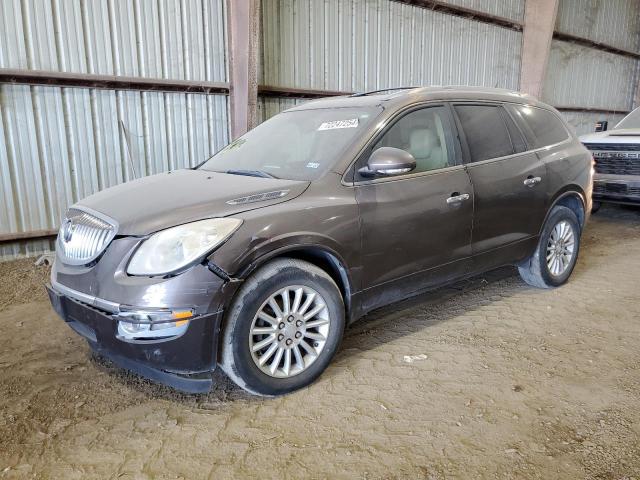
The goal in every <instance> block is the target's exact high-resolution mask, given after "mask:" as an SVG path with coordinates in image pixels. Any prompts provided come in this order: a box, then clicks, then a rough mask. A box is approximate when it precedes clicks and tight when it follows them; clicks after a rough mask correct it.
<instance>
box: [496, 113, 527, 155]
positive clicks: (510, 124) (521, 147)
mask: <svg viewBox="0 0 640 480" xmlns="http://www.w3.org/2000/svg"><path fill="white" fill-rule="evenodd" d="M501 113H502V115H503V117H504V120H505V122H506V123H507V131H508V132H509V137H510V138H511V143H512V144H513V149H514V150H515V152H516V153H520V152H524V151H526V150H527V144H526V143H525V141H524V138H523V136H522V133H521V132H520V130H519V129H518V127H517V126H516V124H515V122H514V121H513V118H511V116H510V115H509V114H508V113H507V111H506V110H504V109H502V110H501Z"/></svg>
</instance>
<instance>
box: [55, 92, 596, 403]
mask: <svg viewBox="0 0 640 480" xmlns="http://www.w3.org/2000/svg"><path fill="white" fill-rule="evenodd" d="M591 188H592V171H591V156H590V154H589V153H588V152H587V150H586V149H585V148H584V147H583V146H582V144H581V143H580V142H579V141H578V139H577V138H576V136H575V134H574V133H572V131H571V130H570V129H569V128H568V127H567V125H566V123H565V122H564V121H563V120H562V119H561V118H560V116H559V115H558V113H557V112H556V111H555V110H554V109H553V108H551V107H549V106H547V105H545V104H542V103H540V102H538V101H536V100H534V99H533V98H531V97H528V96H526V95H522V94H519V93H517V92H508V91H504V90H494V89H480V88H464V87H463V88H415V89H397V90H395V91H385V92H373V93H367V94H356V95H351V96H348V97H338V98H330V99H325V100H319V101H315V102H309V103H306V104H304V105H302V106H299V107H296V108H293V109H291V110H289V111H287V112H284V113H282V114H280V115H277V116H275V117H273V118H272V119H270V120H269V121H267V122H265V123H263V124H261V125H260V126H258V127H257V128H255V129H254V130H252V131H251V132H249V133H247V134H246V135H244V136H243V137H241V138H239V139H237V140H235V141H234V142H232V143H231V144H230V145H228V146H227V147H226V148H224V149H223V150H221V151H220V152H218V153H217V154H215V155H214V156H213V157H211V158H210V159H209V160H207V161H206V162H205V163H203V164H201V165H199V166H198V167H196V168H194V169H190V170H180V171H174V172H168V173H164V174H160V175H155V176H152V177H147V178H144V179H141V180H136V181H133V182H129V183H127V184H123V185H120V186H117V187H114V188H111V189H108V190H105V191H103V192H100V193H98V194H96V195H93V196H91V197H89V198H86V199H84V200H83V201H81V202H80V203H78V204H77V205H74V206H73V207H71V208H70V209H69V211H68V213H67V216H66V218H65V220H64V222H63V224H62V227H61V228H60V234H59V236H58V243H57V245H58V248H57V257H56V262H55V265H54V268H53V271H52V274H51V287H50V289H49V295H50V298H51V302H52V304H53V306H54V308H55V309H56V311H57V312H58V313H59V314H60V315H61V316H62V317H63V318H64V319H65V320H66V322H67V323H68V324H69V325H70V326H71V328H73V329H74V330H75V331H76V332H78V333H79V334H80V335H82V336H84V337H85V338H86V339H87V340H88V342H89V345H90V346H91V348H92V349H94V350H95V351H97V352H98V353H100V354H102V355H104V356H106V357H108V358H110V359H112V360H113V361H114V362H115V363H117V364H119V365H121V366H123V367H125V368H129V369H131V370H134V371H136V372H138V373H139V374H142V375H144V376H147V377H149V378H152V379H154V380H157V381H160V382H163V383H167V384H170V385H172V386H174V387H175V388H178V389H181V390H185V391H191V392H199V391H206V390H208V389H209V388H210V386H211V382H212V377H211V372H212V371H213V370H214V369H215V368H216V365H217V364H218V363H219V364H220V365H221V367H222V369H223V370H224V371H225V372H226V373H227V374H228V375H229V377H231V378H232V379H233V380H234V381H235V382H236V383H237V384H238V385H240V386H241V387H242V388H245V389H246V390H248V391H250V392H253V393H256V394H262V395H278V394H283V393H286V392H290V391H292V390H295V389H298V388H301V387H304V386H306V385H308V384H310V383H311V382H313V381H314V380H315V379H316V378H317V377H318V376H319V375H320V374H321V373H322V371H323V370H324V369H325V368H326V367H327V365H328V364H329V362H330V360H331V358H332V357H333V355H334V354H335V352H336V349H337V348H338V345H339V343H340V339H341V338H342V334H343V330H344V328H345V325H346V324H349V323H351V322H353V321H354V320H356V319H357V318H359V317H362V316H363V315H364V314H366V313H367V312H369V311H371V310H373V309H375V308H378V307H381V306H383V305H387V304H390V303H392V302H395V301H397V300H400V299H403V298H406V297H408V296H410V295H415V294H417V293H419V292H423V291H425V290H427V289H431V288H434V287H437V286H440V285H443V284H445V283H449V282H452V281H455V280H459V279H461V278H464V277H468V276H471V275H476V274H478V273H481V272H484V271H486V270H489V269H493V268H496V267H499V266H502V265H517V266H518V268H519V270H520V273H521V275H522V278H523V279H524V280H525V281H526V282H527V283H529V284H531V285H535V286H538V287H555V286H558V285H561V284H563V283H564V282H565V281H566V280H567V278H568V277H569V275H570V274H571V271H572V270H573V267H574V265H575V262H576V258H577V255H578V249H579V245H580V234H581V232H582V228H583V226H584V223H585V220H586V216H587V213H588V212H589V211H590V210H591V205H590V202H591V200H590V199H591Z"/></svg>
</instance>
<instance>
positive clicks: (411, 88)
mask: <svg viewBox="0 0 640 480" xmlns="http://www.w3.org/2000/svg"><path fill="white" fill-rule="evenodd" d="M414 88H420V87H417V86H414V87H393V88H381V89H380V90H371V91H368V92H359V93H353V94H351V95H349V96H350V97H364V96H365V95H373V94H374V93H382V92H392V91H394V90H413V89H414Z"/></svg>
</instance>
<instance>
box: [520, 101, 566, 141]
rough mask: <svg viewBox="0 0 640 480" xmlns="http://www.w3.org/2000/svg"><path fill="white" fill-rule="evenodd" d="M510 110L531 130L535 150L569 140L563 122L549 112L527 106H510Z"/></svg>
mask: <svg viewBox="0 0 640 480" xmlns="http://www.w3.org/2000/svg"><path fill="white" fill-rule="evenodd" d="M509 109H510V110H511V111H512V112H513V113H514V115H515V116H516V118H517V119H518V120H519V121H520V122H521V123H524V124H525V125H526V126H527V128H528V129H529V132H528V136H530V137H531V138H530V139H529V141H530V143H532V145H533V147H534V148H540V147H546V146H547V145H553V144H554V143H560V142H562V141H564V140H566V139H567V138H569V133H568V132H567V129H566V128H565V126H564V125H563V123H562V121H561V120H560V119H559V118H558V117H557V116H556V115H555V114H553V113H552V112H549V111H548V110H544V109H542V108H537V107H528V106H526V105H510V106H509ZM525 130H526V129H525Z"/></svg>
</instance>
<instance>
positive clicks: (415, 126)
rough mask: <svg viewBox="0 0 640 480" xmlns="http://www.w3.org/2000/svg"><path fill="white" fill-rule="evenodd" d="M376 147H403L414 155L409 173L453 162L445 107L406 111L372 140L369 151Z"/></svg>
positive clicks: (433, 168)
mask: <svg viewBox="0 0 640 480" xmlns="http://www.w3.org/2000/svg"><path fill="white" fill-rule="evenodd" d="M380 147H395V148H400V149H402V150H406V151H407V152H409V153H411V155H413V157H414V158H415V159H416V169H415V170H414V171H413V172H412V173H416V172H426V171H429V170H435V169H438V168H444V167H448V166H450V165H453V164H454V162H453V158H454V153H453V142H452V139H451V127H450V124H449V115H448V110H447V109H446V108H445V107H427V108H422V109H420V110H415V111H413V112H410V113H407V114H406V115H404V116H403V117H402V118H400V119H399V120H398V121H397V122H396V123H395V124H393V125H392V126H391V128H389V129H388V130H387V131H386V132H385V133H384V134H383V135H382V137H381V138H380V139H379V140H378V141H376V143H375V144H374V145H373V148H371V150H370V151H371V152H374V151H376V150H377V149H378V148H380Z"/></svg>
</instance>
